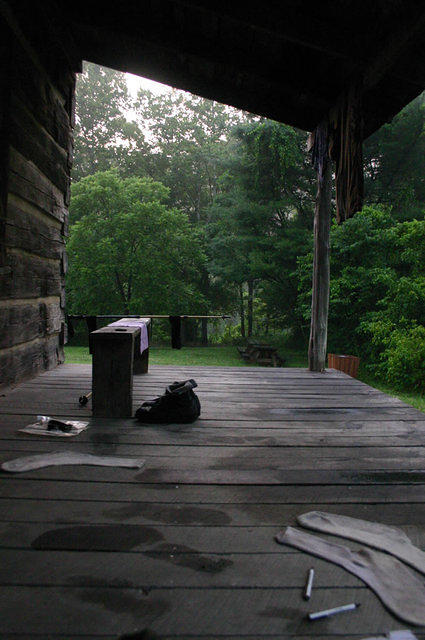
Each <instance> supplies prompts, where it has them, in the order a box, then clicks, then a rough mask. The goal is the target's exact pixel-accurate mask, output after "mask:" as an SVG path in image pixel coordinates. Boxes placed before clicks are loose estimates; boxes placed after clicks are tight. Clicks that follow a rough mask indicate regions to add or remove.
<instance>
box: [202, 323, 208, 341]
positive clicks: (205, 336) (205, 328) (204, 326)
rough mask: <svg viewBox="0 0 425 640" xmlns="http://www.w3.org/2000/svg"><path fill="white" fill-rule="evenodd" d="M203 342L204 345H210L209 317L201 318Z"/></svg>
mask: <svg viewBox="0 0 425 640" xmlns="http://www.w3.org/2000/svg"><path fill="white" fill-rule="evenodd" d="M201 344H202V346H203V347H208V319H207V318H202V319H201Z"/></svg>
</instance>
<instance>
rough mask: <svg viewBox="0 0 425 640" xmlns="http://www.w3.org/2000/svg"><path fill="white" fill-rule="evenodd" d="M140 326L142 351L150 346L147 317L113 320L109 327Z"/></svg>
mask: <svg viewBox="0 0 425 640" xmlns="http://www.w3.org/2000/svg"><path fill="white" fill-rule="evenodd" d="M117 325H118V326H121V327H140V353H143V351H144V350H145V349H147V348H148V347H149V340H148V327H147V325H146V319H145V318H121V320H117V321H116V322H111V324H110V325H108V326H109V327H116V326H117Z"/></svg>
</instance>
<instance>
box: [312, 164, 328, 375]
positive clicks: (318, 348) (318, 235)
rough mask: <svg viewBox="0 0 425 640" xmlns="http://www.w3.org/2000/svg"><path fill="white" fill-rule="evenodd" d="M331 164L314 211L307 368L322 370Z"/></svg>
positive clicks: (326, 301) (324, 350)
mask: <svg viewBox="0 0 425 640" xmlns="http://www.w3.org/2000/svg"><path fill="white" fill-rule="evenodd" d="M331 180H332V165H331V162H330V161H328V162H327V163H326V168H325V169H324V173H323V182H322V183H320V181H319V180H318V187H317V195H316V208H315V211H314V260H313V291H312V299H311V325H310V344H309V347H308V368H309V369H310V371H323V370H324V369H325V363H326V348H327V340H328V311H329V278H330V269H329V253H330V252H329V231H330V219H331V191H332V190H331Z"/></svg>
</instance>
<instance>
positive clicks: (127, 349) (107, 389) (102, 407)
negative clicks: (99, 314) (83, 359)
mask: <svg viewBox="0 0 425 640" xmlns="http://www.w3.org/2000/svg"><path fill="white" fill-rule="evenodd" d="M139 335H140V328H139V327H103V328H102V329H98V330H97V331H94V332H93V333H91V337H92V346H93V377H92V385H93V386H92V389H93V398H92V407H93V415H94V416H102V417H106V418H127V417H131V416H132V415H133V364H134V346H135V342H136V338H137V337H138V336H139Z"/></svg>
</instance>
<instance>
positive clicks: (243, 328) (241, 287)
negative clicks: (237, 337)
mask: <svg viewBox="0 0 425 640" xmlns="http://www.w3.org/2000/svg"><path fill="white" fill-rule="evenodd" d="M239 302H240V312H239V313H240V316H241V336H242V338H245V337H246V333H245V308H244V303H243V284H240V285H239Z"/></svg>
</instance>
